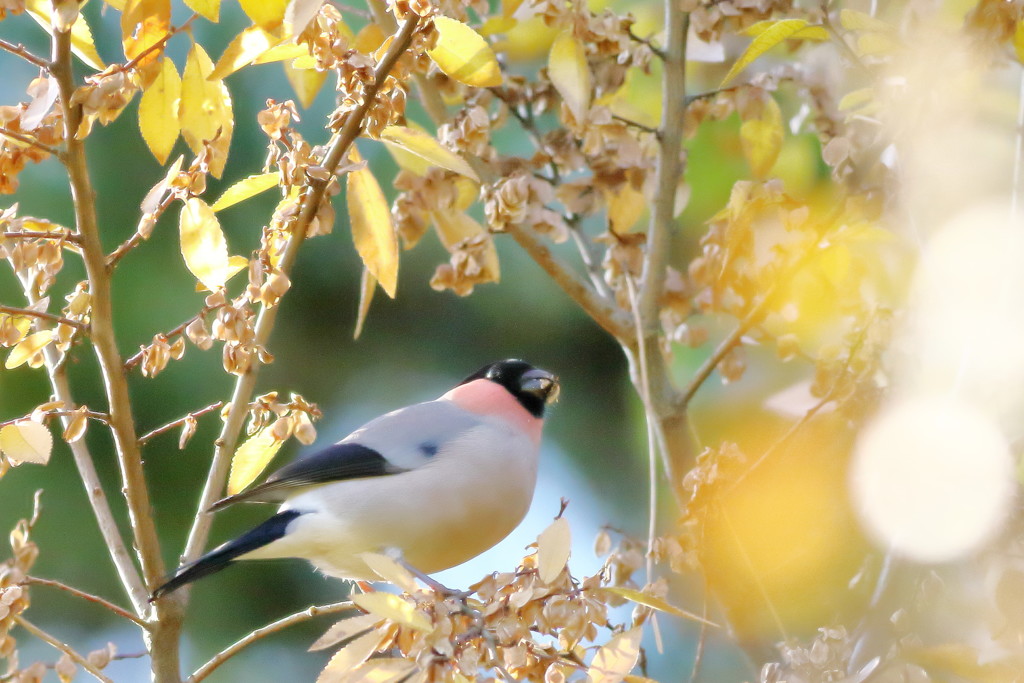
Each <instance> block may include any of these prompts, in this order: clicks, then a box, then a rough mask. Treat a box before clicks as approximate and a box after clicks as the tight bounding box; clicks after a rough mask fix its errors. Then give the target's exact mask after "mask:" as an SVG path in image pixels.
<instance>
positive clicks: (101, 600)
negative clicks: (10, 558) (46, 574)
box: [21, 576, 150, 630]
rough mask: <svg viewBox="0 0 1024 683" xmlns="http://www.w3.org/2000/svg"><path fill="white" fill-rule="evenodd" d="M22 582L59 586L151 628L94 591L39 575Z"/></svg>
mask: <svg viewBox="0 0 1024 683" xmlns="http://www.w3.org/2000/svg"><path fill="white" fill-rule="evenodd" d="M21 583H22V585H33V584H34V585H38V586H51V587H53V588H59V589H61V590H62V591H65V592H68V593H71V594H72V595H74V596H77V597H79V598H82V599H83V600H88V601H89V602H94V603H96V604H97V605H102V606H103V607H106V608H107V609H108V610H110V611H111V612H113V613H114V614H116V615H117V616H119V617H124V618H125V619H130V620H131V621H134V622H135V623H136V624H138V625H139V626H141V627H142V628H144V629H146V630H149V628H150V626H149V624H147V623H146V622H145V621H143V620H142V619H140V618H139V617H137V616H135V615H134V614H132V613H131V612H129V611H128V610H126V609H124V608H123V607H118V606H117V605H115V604H114V603H112V602H110V601H109V600H106V599H104V598H101V597H99V596H98V595H93V594H92V593H86V592H85V591H83V590H79V589H77V588H74V587H72V586H69V585H67V584H66V583H61V582H60V581H54V580H53V579H41V578H39V577H38V576H27V577H25V579H24V580H23V581H22V582H21Z"/></svg>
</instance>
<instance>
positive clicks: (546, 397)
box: [460, 358, 558, 417]
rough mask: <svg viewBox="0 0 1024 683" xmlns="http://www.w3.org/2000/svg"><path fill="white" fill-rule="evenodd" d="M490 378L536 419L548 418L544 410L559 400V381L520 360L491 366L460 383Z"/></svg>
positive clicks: (548, 373)
mask: <svg viewBox="0 0 1024 683" xmlns="http://www.w3.org/2000/svg"><path fill="white" fill-rule="evenodd" d="M478 379H487V380H490V381H492V382H495V383H496V384H500V385H501V386H503V387H505V389H506V390H507V391H508V392H509V393H510V394H512V395H513V396H514V397H515V398H516V400H517V401H519V403H520V405H522V406H523V407H524V408H526V410H527V412H529V413H530V414H531V415H533V416H534V417H544V407H545V406H546V405H547V404H548V403H551V402H553V401H554V400H555V399H556V398H557V397H558V378H557V377H555V376H554V375H553V374H551V373H550V372H548V371H547V370H541V369H540V368H535V367H533V366H532V365H530V364H529V363H527V362H526V361H522V360H518V359H516V358H508V359H505V360H499V361H496V362H494V363H488V364H487V365H485V366H483V367H482V368H480V369H479V370H477V371H476V372H474V373H473V374H472V375H470V376H469V377H467V378H466V379H464V380H462V381H461V382H460V384H468V383H469V382H472V381H474V380H478Z"/></svg>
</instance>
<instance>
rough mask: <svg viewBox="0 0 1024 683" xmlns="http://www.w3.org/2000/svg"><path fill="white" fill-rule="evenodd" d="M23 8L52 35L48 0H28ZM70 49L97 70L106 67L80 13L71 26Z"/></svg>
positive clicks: (51, 15) (50, 8)
mask: <svg viewBox="0 0 1024 683" xmlns="http://www.w3.org/2000/svg"><path fill="white" fill-rule="evenodd" d="M25 9H26V10H27V11H28V13H29V15H31V17H32V18H33V19H35V20H36V23H37V24H39V25H40V26H42V27H43V28H44V29H46V32H47V33H49V34H50V35H51V36H52V35H53V25H52V23H53V5H52V4H51V3H50V0H28V1H27V2H26V3H25ZM71 51H72V52H73V53H75V54H76V55H78V58H79V59H81V60H82V61H83V62H85V63H86V64H88V65H89V66H91V67H92V68H94V69H96V70H98V71H102V70H103V69H105V68H107V65H106V64H104V63H103V60H102V59H100V55H99V53H98V52H96V44H95V43H94V42H93V39H92V31H91V30H90V29H89V24H87V23H86V21H85V17H84V16H82V15H81V14H79V15H78V18H77V19H75V23H74V24H73V25H72V26H71Z"/></svg>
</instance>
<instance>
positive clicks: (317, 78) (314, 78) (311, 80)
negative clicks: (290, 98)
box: [283, 59, 327, 109]
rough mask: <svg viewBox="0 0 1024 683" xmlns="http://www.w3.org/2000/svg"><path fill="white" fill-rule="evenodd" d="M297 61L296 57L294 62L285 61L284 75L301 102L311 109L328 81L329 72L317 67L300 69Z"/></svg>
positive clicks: (303, 105)
mask: <svg viewBox="0 0 1024 683" xmlns="http://www.w3.org/2000/svg"><path fill="white" fill-rule="evenodd" d="M297 61H298V60H297V59H296V60H294V61H293V62H292V63H288V62H284V64H283V66H284V75H285V76H287V77H288V82H289V83H291V86H292V90H294V91H295V96H296V97H298V98H299V104H301V105H302V107H303V108H304V109H309V108H310V107H312V106H313V101H314V100H315V99H316V96H317V95H318V94H319V93H320V89H321V88H323V85H324V83H325V82H326V81H327V72H326V71H317V70H316V69H300V68H298V67H297V66H295V62H297Z"/></svg>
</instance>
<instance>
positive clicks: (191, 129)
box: [179, 43, 235, 178]
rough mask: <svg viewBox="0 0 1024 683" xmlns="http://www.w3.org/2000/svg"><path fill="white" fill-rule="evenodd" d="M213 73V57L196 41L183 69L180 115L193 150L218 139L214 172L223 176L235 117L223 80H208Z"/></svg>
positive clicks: (211, 159)
mask: <svg viewBox="0 0 1024 683" xmlns="http://www.w3.org/2000/svg"><path fill="white" fill-rule="evenodd" d="M211 73H213V62H212V61H211V60H210V56H209V55H207V54H206V50H204V49H203V48H202V46H200V45H199V43H194V44H193V45H192V49H191V50H190V51H189V53H188V58H187V59H186V60H185V69H184V71H183V72H182V78H181V107H180V109H179V116H180V117H181V134H182V136H183V137H184V138H185V142H186V143H188V146H189V149H191V150H192V152H193V153H195V154H199V153H200V152H201V151H202V149H203V143H204V142H208V141H211V140H214V139H216V143H215V145H214V152H215V153H214V154H213V155H212V156H211V158H210V172H211V173H212V174H213V175H214V176H215V177H217V178H219V177H220V176H221V174H222V173H223V172H224V164H225V163H226V162H227V153H228V147H229V145H230V143H231V134H232V132H233V131H234V127H235V120H234V114H233V112H232V108H231V94H230V93H229V92H228V89H227V87H226V86H225V85H224V82H223V81H221V80H208V79H209V77H210V74H211Z"/></svg>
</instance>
